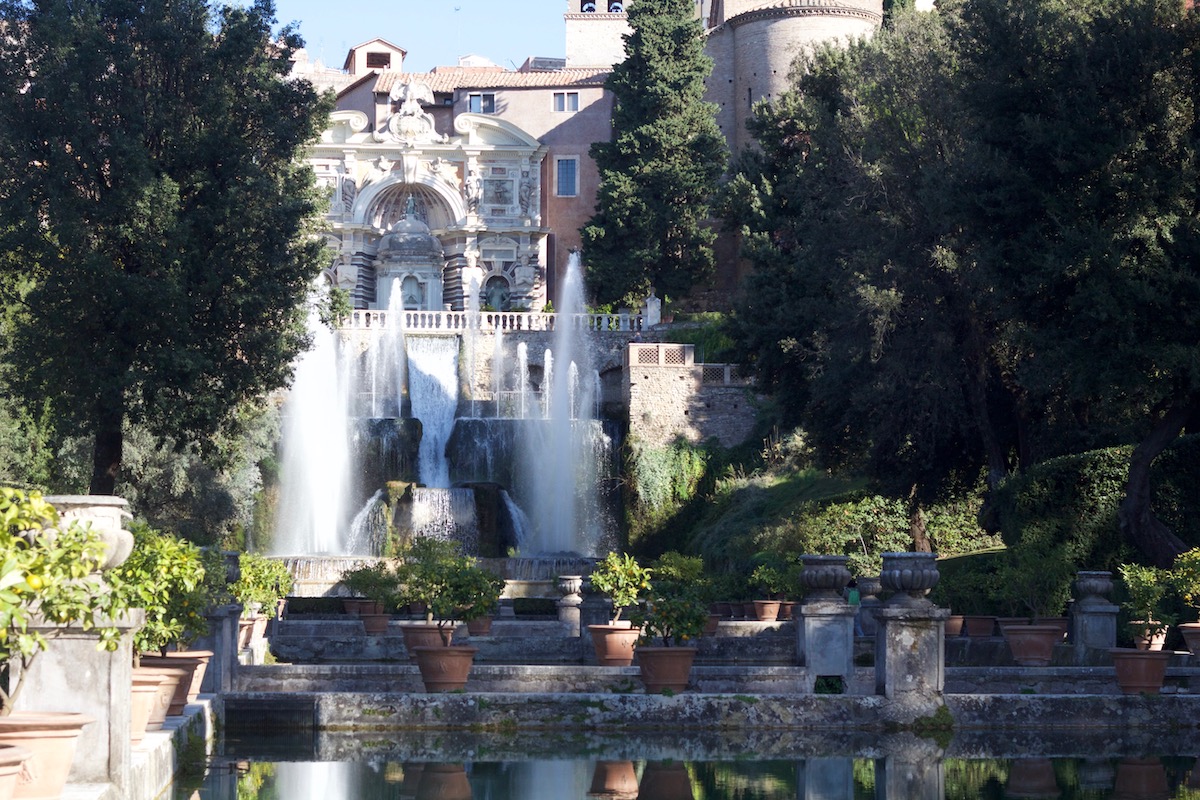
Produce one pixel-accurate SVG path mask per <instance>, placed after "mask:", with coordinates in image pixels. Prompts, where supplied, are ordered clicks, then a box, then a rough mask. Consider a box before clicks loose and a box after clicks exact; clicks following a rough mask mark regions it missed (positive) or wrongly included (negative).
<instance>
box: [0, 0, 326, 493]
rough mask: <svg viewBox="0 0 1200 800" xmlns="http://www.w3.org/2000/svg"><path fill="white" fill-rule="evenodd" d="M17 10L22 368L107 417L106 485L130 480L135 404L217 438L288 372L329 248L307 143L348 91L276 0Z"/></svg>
mask: <svg viewBox="0 0 1200 800" xmlns="http://www.w3.org/2000/svg"><path fill="white" fill-rule="evenodd" d="M2 14H3V18H2V19H3V26H4V27H5V28H6V29H9V30H21V31H22V35H21V36H10V37H7V38H5V39H4V41H3V42H2V43H0V72H2V73H3V79H2V80H0V152H2V153H3V158H0V218H3V219H4V221H5V224H4V225H3V226H0V293H3V296H2V297H0V300H2V301H3V305H4V306H9V305H10V304H11V303H12V302H13V301H15V300H17V299H18V296H19V299H20V301H21V303H22V311H21V313H20V314H19V315H16V316H15V318H14V319H12V320H11V330H7V331H6V334H8V335H7V336H6V339H7V344H8V345H10V348H9V349H8V352H7V353H6V354H5V356H6V358H7V360H8V362H9V363H10V364H11V366H12V368H13V374H12V381H11V386H12V389H13V390H14V391H15V392H17V394H18V396H20V397H21V398H23V399H24V400H25V401H26V402H27V403H28V404H29V406H30V407H31V408H33V407H39V406H40V404H41V403H42V401H43V400H45V401H47V402H48V403H49V405H50V409H51V413H52V416H53V419H54V423H55V425H56V426H57V427H58V429H59V430H64V431H65V430H73V431H82V432H86V433H88V434H91V435H94V436H95V440H94V455H95V458H94V465H95V466H94V469H93V472H92V475H91V481H90V489H91V491H92V492H93V493H97V494H107V493H112V491H113V489H114V486H115V482H116V480H117V479H118V477H119V472H120V468H121V460H122V451H123V446H122V445H123V443H122V435H123V427H124V424H125V423H126V422H127V421H129V422H134V423H141V424H144V425H145V426H147V428H149V430H150V432H151V433H152V434H153V435H155V436H158V437H162V438H164V439H165V438H170V439H173V440H174V441H175V442H177V443H183V442H195V443H197V444H199V445H200V446H201V447H202V448H207V447H208V446H209V443H210V442H211V437H212V434H214V433H215V432H216V431H218V430H220V429H221V428H222V427H223V426H224V425H226V424H228V423H229V422H230V420H231V418H232V417H233V416H234V411H235V409H236V408H237V406H238V403H239V402H241V401H242V400H244V399H246V398H250V397H257V396H261V395H262V394H264V393H265V392H267V391H269V390H272V389H275V388H278V387H281V386H284V385H285V384H286V383H287V380H288V377H289V372H290V365H291V363H292V360H293V357H294V356H295V355H296V354H298V353H299V352H300V351H301V350H302V348H303V347H304V346H305V343H306V341H305V340H306V336H305V329H304V322H305V319H304V318H305V314H304V310H303V305H304V301H305V299H306V298H307V296H308V293H309V290H310V285H311V282H312V280H313V279H314V278H315V277H316V276H317V274H318V272H319V270H320V268H321V266H322V264H323V260H324V256H325V252H324V251H325V247H324V244H323V241H322V240H321V239H320V237H317V236H314V235H313V234H314V233H315V232H316V226H317V224H318V220H319V218H320V214H321V211H322V199H321V197H320V195H319V193H318V192H317V191H316V189H315V186H314V178H313V175H312V171H311V169H310V168H309V167H308V166H307V165H306V164H304V162H303V161H302V159H301V158H300V156H301V155H302V151H303V148H304V147H305V145H306V144H307V143H309V142H310V141H313V140H314V139H315V138H316V137H317V135H318V134H319V132H320V129H321V128H322V127H323V126H324V124H325V121H326V115H327V112H328V110H329V108H330V105H329V103H330V102H331V101H330V100H328V99H322V98H321V97H320V96H319V95H318V94H317V93H316V91H315V90H314V89H313V87H312V86H311V84H309V83H308V82H306V81H296V80H290V79H289V78H288V72H289V69H290V57H291V54H292V53H293V52H294V51H295V50H296V49H297V48H298V47H299V46H300V44H301V43H300V41H299V39H298V37H296V36H295V34H294V33H293V32H292V31H289V30H285V31H283V32H281V33H280V32H276V31H273V30H272V25H273V23H274V19H273V16H272V15H273V10H272V6H271V4H270V3H269V2H256V3H253V4H251V5H249V6H228V7H223V8H218V7H216V6H211V5H209V4H208V3H207V2H206V0H183V2H179V3H147V4H134V5H130V4H127V3H123V2H119V1H118V0H96V2H91V3H87V4H84V5H81V6H80V5H74V4H69V3H17V2H6V3H4V5H3V8H2ZM83 98H86V100H84V99H83ZM35 131H36V133H35ZM248 132H253V133H252V134H249V133H248ZM114 165H119V169H117V168H114ZM20 281H24V283H23V284H21V283H20ZM81 343H86V344H87V346H81Z"/></svg>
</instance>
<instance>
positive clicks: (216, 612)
mask: <svg viewBox="0 0 1200 800" xmlns="http://www.w3.org/2000/svg"><path fill="white" fill-rule="evenodd" d="M205 616H206V617H207V618H208V633H207V634H206V635H204V636H201V637H200V638H199V639H197V640H196V641H195V642H194V647H195V648H196V649H199V650H212V652H213V656H212V658H210V659H209V660H208V668H207V669H206V670H205V671H204V681H203V683H201V684H200V691H202V692H205V693H207V694H224V693H225V692H229V691H233V676H234V672H236V670H237V663H238V641H237V639H238V619H240V618H241V616H242V607H241V606H240V605H238V604H237V603H233V604H230V605H224V606H217V607H215V608H213V609H210V610H209V611H208V612H207V613H206V614H205Z"/></svg>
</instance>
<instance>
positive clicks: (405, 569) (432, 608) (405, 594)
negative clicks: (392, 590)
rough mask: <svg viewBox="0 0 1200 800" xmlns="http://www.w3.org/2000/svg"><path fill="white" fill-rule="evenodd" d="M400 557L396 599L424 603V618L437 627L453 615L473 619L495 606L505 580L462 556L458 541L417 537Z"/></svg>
mask: <svg viewBox="0 0 1200 800" xmlns="http://www.w3.org/2000/svg"><path fill="white" fill-rule="evenodd" d="M401 557H402V559H403V560H402V562H401V564H400V566H399V567H397V568H396V570H395V575H396V578H397V580H398V587H399V588H398V592H399V594H398V597H399V599H400V600H401V601H402V602H407V603H418V604H423V605H424V606H425V609H426V612H425V613H426V619H427V620H429V621H433V620H436V621H437V624H438V627H439V628H443V627H445V626H446V624H447V623H449V622H450V621H451V620H453V619H455V618H456V617H460V616H461V617H463V618H467V619H475V618H478V617H482V616H486V615H488V614H490V613H492V612H493V611H494V610H495V609H496V607H497V605H498V603H499V599H500V593H501V592H502V591H503V590H504V579H503V578H501V577H499V576H498V575H495V574H493V573H492V572H489V571H488V570H486V569H484V568H483V567H480V566H478V565H477V563H476V561H475V559H474V558H471V557H469V556H465V555H463V554H462V551H461V548H460V546H459V544H458V543H457V542H454V541H450V540H447V539H434V538H432V537H428V536H418V537H417V538H415V539H414V540H413V541H412V542H411V543H410V544H409V545H408V547H406V548H404V549H403V550H402V552H401Z"/></svg>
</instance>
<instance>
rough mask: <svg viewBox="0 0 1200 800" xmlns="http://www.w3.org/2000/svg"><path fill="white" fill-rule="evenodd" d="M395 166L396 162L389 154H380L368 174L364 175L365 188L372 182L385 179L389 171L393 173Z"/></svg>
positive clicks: (363, 184)
mask: <svg viewBox="0 0 1200 800" xmlns="http://www.w3.org/2000/svg"><path fill="white" fill-rule="evenodd" d="M394 166H395V163H394V162H393V161H392V160H391V159H390V158H388V157H387V156H380V157H379V158H377V159H375V165H374V166H373V167H371V169H370V170H369V171H368V172H367V174H366V175H364V176H363V179H362V188H364V189H365V188H366V187H367V186H369V185H371V184H372V183H375V182H376V181H381V180H383V179H384V178H385V177H387V175H388V174H389V173H391V171H392V167H394Z"/></svg>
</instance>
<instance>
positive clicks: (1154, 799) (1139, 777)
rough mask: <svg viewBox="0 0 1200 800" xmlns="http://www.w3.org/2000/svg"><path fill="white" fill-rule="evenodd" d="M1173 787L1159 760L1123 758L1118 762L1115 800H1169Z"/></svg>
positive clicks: (1114, 789) (1114, 785) (1114, 792)
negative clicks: (1136, 799) (1134, 799)
mask: <svg viewBox="0 0 1200 800" xmlns="http://www.w3.org/2000/svg"><path fill="white" fill-rule="evenodd" d="M1170 796H1171V787H1170V784H1169V783H1168V782H1167V771H1166V770H1165V769H1163V764H1162V762H1161V761H1159V760H1158V759H1157V758H1122V759H1121V760H1120V761H1118V762H1117V777H1116V780H1115V781H1113V792H1112V797H1113V800H1126V799H1127V798H1128V800H1133V798H1138V800H1167V798H1168V797H1170Z"/></svg>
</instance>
